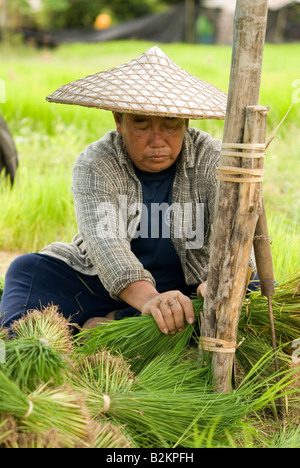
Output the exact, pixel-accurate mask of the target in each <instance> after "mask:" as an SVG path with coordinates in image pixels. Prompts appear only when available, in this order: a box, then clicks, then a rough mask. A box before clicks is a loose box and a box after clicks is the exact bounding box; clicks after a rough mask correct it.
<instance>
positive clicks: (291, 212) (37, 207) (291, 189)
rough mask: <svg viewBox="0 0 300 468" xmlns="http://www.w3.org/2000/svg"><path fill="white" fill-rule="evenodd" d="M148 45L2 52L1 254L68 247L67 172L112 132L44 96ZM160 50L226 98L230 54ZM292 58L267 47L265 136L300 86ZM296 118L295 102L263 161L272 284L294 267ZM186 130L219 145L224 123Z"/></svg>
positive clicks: (94, 114)
mask: <svg viewBox="0 0 300 468" xmlns="http://www.w3.org/2000/svg"><path fill="white" fill-rule="evenodd" d="M153 45H154V44H153V43H148V42H147V43H146V42H137V41H122V42H110V43H106V44H72V45H64V46H61V47H59V48H58V49H56V50H53V51H52V50H34V49H32V48H23V47H22V48H18V49H17V48H14V49H11V48H4V49H2V50H1V51H0V79H1V80H4V82H5V84H6V102H5V103H3V104H0V112H1V113H2V114H3V116H4V118H5V119H6V120H7V122H8V125H9V128H10V130H11V132H12V133H13V136H14V139H15V143H16V146H17V149H18V152H19V161H20V166H19V169H18V173H17V178H16V183H15V186H14V188H13V190H11V189H10V188H9V187H8V185H7V184H6V183H5V180H4V178H3V177H2V178H1V183H0V207H1V217H0V250H12V251H14V250H18V251H23V252H33V251H36V250H39V249H40V248H42V247H43V246H44V245H47V244H48V243H50V242H52V241H55V240H60V241H66V242H69V241H70V240H71V238H72V237H73V235H74V234H75V233H76V231H77V227H76V220H75V216H74V212H73V200H72V194H71V190H70V185H71V167H72V165H73V163H74V161H75V159H76V158H77V155H78V154H79V153H80V151H82V150H83V149H84V148H85V147H86V145H88V144H89V143H90V142H92V141H94V140H97V139H99V138H101V137H102V135H104V133H105V132H106V131H108V130H111V129H112V128H114V122H113V118H112V115H111V114H110V113H109V112H107V111H100V110H99V111H98V110H95V109H85V108H82V107H79V106H62V105H58V104H50V103H48V102H46V100H45V97H46V95H47V94H50V93H52V92H53V91H54V90H55V89H57V88H58V87H59V86H61V85H63V84H66V83H67V82H69V81H72V80H75V79H77V78H79V77H82V76H85V75H88V74H90V73H95V72H97V71H101V70H104V69H107V68H110V67H113V66H115V65H120V64H122V63H125V62H126V61H128V60H130V59H132V58H134V57H136V56H137V55H138V54H141V53H143V52H144V51H146V50H147V49H148V48H150V47H151V46H153ZM160 47H161V48H162V50H163V51H164V52H165V53H166V54H167V55H169V57H170V58H171V59H173V60H174V61H175V62H176V63H177V64H178V65H180V66H182V67H183V68H185V69H186V70H187V71H189V72H191V73H193V74H195V75H197V76H198V77H200V78H201V79H203V80H205V81H209V82H211V83H212V84H214V85H216V86H218V87H219V88H221V89H223V90H224V91H226V92H227V90H228V84H229V74H230V63H231V47H229V46H220V47H219V46H203V45H186V44H163V45H161V46H160ZM299 54H300V44H288V45H286V44H285V45H270V44H267V45H266V48H265V54H264V62H263V63H264V65H263V74H262V81H261V97H260V104H262V105H266V106H270V111H269V118H268V134H270V133H271V131H272V130H273V129H274V128H275V127H276V125H277V124H278V123H279V121H280V120H281V118H282V117H283V116H284V115H285V113H286V111H287V109H288V108H289V106H290V104H291V101H292V94H293V93H295V92H297V88H295V87H293V83H294V81H295V80H297V79H300V62H299V60H297V57H299ZM298 88H299V85H298ZM298 94H299V96H300V93H298ZM299 119H300V104H296V103H295V105H294V106H293V108H292V110H291V112H290V114H289V115H288V117H287V118H286V120H285V122H284V124H283V125H282V127H281V128H280V130H279V131H278V133H277V134H276V137H275V139H274V141H273V142H272V144H271V145H270V147H269V149H268V152H267V157H266V161H265V179H264V197H265V201H266V206H267V214H268V221H269V230H270V235H271V237H272V239H273V243H272V249H273V257H274V266H275V274H276V276H277V277H279V278H282V277H283V276H284V275H286V274H288V273H290V272H293V271H296V270H298V268H299V254H300V251H299V230H298V225H299V211H300V210H299V207H300V206H299V205H300V196H299V195H300V191H299V179H300V165H299V159H300V149H299V148H300V132H299V130H298V122H299ZM190 124H191V126H196V127H198V128H202V129H203V130H205V131H207V132H209V133H211V134H212V135H213V136H215V137H217V138H222V134H223V122H222V121H221V122H220V121H212V120H210V121H191V122H190Z"/></svg>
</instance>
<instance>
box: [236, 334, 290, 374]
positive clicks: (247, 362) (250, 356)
mask: <svg viewBox="0 0 300 468" xmlns="http://www.w3.org/2000/svg"><path fill="white" fill-rule="evenodd" d="M243 338H245V340H244V341H243V343H242V345H241V346H240V347H239V348H238V349H237V350H236V360H237V362H238V363H239V365H240V367H241V368H242V370H243V374H245V373H248V372H249V371H250V370H251V369H252V368H253V366H254V365H255V364H256V363H257V362H258V361H259V359H260V358H261V357H262V356H264V355H266V354H267V353H269V352H270V351H271V350H272V344H271V343H270V342H269V341H268V340H267V339H266V338H265V337H264V336H257V335H255V334H253V333H251V332H249V331H248V332H246V333H243V334H240V333H239V337H238V341H239V342H240V341H241V340H242V339H243ZM276 354H277V359H278V364H279V368H280V369H287V368H288V367H289V365H290V362H291V358H290V357H289V356H287V355H286V353H284V352H283V350H282V349H279V348H278V350H277V353H276ZM273 373H274V365H271V366H270V368H267V367H266V368H264V370H263V372H261V377H262V378H266V377H267V376H269V375H270V374H273Z"/></svg>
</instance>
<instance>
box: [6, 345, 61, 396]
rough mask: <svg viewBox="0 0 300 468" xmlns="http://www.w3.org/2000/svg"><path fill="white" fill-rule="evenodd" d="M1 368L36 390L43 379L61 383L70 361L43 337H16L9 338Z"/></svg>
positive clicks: (12, 377)
mask: <svg viewBox="0 0 300 468" xmlns="http://www.w3.org/2000/svg"><path fill="white" fill-rule="evenodd" d="M0 368H1V369H2V370H3V372H5V374H6V375H7V376H8V377H9V378H10V379H12V380H13V381H14V382H16V383H17V384H18V385H19V386H20V387H21V388H22V389H23V390H25V391H33V390H34V389H35V388H36V387H37V386H38V385H39V384H41V383H42V382H44V383H45V382H49V381H52V384H56V385H57V384H62V383H63V381H64V380H65V378H66V377H65V376H66V374H67V373H68V372H69V370H70V361H66V359H65V357H64V356H63V354H61V353H59V352H57V351H56V350H55V349H53V348H52V347H51V346H49V344H48V342H46V340H45V339H44V338H35V337H31V338H17V339H11V340H9V341H7V343H6V346H5V363H3V364H0Z"/></svg>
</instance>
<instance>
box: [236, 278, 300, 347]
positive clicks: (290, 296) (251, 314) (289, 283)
mask: <svg viewBox="0 0 300 468" xmlns="http://www.w3.org/2000/svg"><path fill="white" fill-rule="evenodd" d="M272 307H273V314H274V322H275V323H274V325H275V331H276V338H277V341H278V345H281V344H283V343H289V342H291V341H293V340H295V339H297V338H299V335H300V272H299V271H298V272H296V273H294V274H293V275H290V276H289V277H287V278H286V279H285V280H283V281H281V282H280V283H279V284H278V285H277V286H276V287H275V295H274V296H273V297H272ZM239 330H240V332H241V333H243V334H244V336H246V335H248V334H253V335H255V336H264V337H265V338H266V339H267V340H268V342H270V343H271V339H272V338H271V332H270V321H269V315H268V303H267V299H266V298H265V297H263V296H262V295H261V294H260V292H259V291H258V292H254V293H252V294H251V295H250V297H249V298H248V299H247V300H246V301H245V303H244V305H243V308H242V313H241V318H240V323H239Z"/></svg>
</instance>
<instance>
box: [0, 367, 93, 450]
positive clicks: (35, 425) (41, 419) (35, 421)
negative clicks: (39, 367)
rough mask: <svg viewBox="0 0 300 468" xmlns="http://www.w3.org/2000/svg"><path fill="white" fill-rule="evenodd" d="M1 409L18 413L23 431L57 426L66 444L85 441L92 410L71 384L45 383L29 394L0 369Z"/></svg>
mask: <svg viewBox="0 0 300 468" xmlns="http://www.w3.org/2000/svg"><path fill="white" fill-rule="evenodd" d="M81 398H82V397H81ZM1 413H3V414H8V415H12V416H14V417H15V418H16V419H17V421H18V426H19V430H20V431H21V432H23V433H34V434H44V433H46V432H47V431H49V430H51V429H53V428H54V429H56V431H57V434H58V436H59V438H60V440H61V441H62V443H63V444H64V445H65V446H66V447H74V446H75V445H76V444H79V443H80V444H81V443H82V444H83V445H84V443H85V440H86V439H87V437H88V423H89V420H88V418H89V416H88V413H87V412H86V409H85V406H84V404H83V403H82V399H80V396H79V395H75V394H73V393H72V392H71V390H70V389H69V388H47V386H46V385H43V386H40V387H39V388H38V389H36V390H35V391H34V392H32V393H31V394H26V393H24V392H23V391H22V390H21V389H20V387H19V386H18V385H17V384H16V383H15V382H13V381H12V380H10V379H9V378H8V377H7V376H6V375H5V374H4V373H3V372H1V371H0V414H1Z"/></svg>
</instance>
